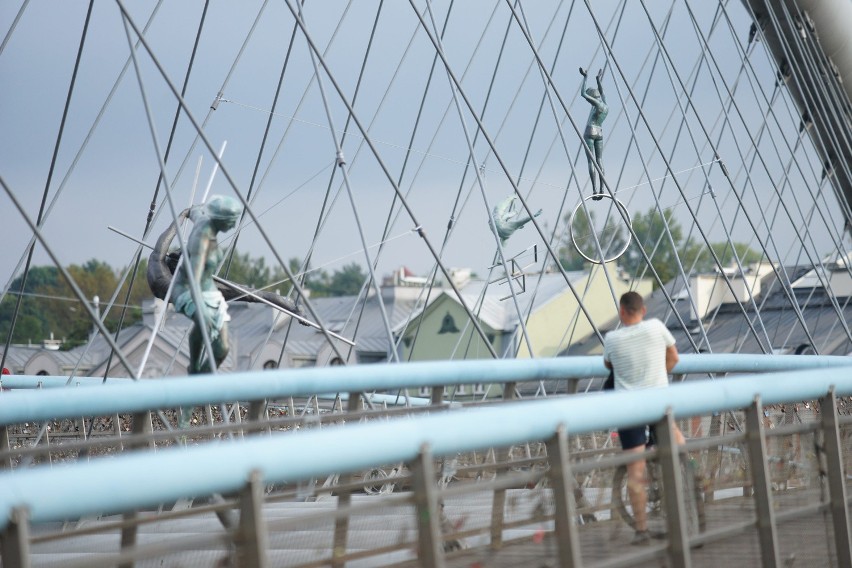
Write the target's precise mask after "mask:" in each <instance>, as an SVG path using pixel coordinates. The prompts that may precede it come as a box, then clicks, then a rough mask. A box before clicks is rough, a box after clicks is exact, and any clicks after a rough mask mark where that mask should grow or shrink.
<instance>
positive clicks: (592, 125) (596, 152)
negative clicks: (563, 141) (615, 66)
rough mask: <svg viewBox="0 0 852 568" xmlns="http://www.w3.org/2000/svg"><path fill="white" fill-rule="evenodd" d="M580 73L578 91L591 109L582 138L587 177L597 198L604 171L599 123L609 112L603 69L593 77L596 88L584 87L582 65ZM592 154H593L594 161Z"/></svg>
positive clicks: (601, 188) (584, 75)
mask: <svg viewBox="0 0 852 568" xmlns="http://www.w3.org/2000/svg"><path fill="white" fill-rule="evenodd" d="M580 75H582V76H583V87H582V90H581V91H580V93H581V94H582V96H583V98H584V99H586V100H587V101H589V104H590V105H592V110H591V112H589V120H588V121H587V122H586V131H585V132H584V133H583V139H584V140H585V142H586V146H588V147H589V155H588V161H589V178H591V180H592V193H593V194H594V197H592V199H594V200H598V199H601V197H602V196H603V180H602V179H600V176H602V175H603V171H604V167H603V128H601V124H603V121H604V119H605V118H606V115H607V114H608V113H609V107H608V106H606V97H604V92H603V85H602V84H601V79H602V78H603V69H601V70H599V71H598V74H597V76H596V77H595V79H597V83H598V88H597V89H595V88H592V87H589V88H588V89H587V88H586V79H587V77H586V70H585V69H583V68H582V67H580ZM592 156H594V161H593V159H592ZM595 163H597V166H598V169H599V170H600V176H599V174H598V170H597V169H595Z"/></svg>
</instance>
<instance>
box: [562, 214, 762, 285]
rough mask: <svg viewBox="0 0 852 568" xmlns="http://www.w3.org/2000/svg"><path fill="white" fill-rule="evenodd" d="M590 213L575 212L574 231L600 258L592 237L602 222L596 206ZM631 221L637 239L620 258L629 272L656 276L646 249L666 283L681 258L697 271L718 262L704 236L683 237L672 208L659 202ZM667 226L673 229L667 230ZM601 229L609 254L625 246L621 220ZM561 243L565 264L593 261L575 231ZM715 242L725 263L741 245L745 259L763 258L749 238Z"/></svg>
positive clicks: (575, 266)
mask: <svg viewBox="0 0 852 568" xmlns="http://www.w3.org/2000/svg"><path fill="white" fill-rule="evenodd" d="M590 215H591V221H592V222H591V223H589V218H588V217H586V215H585V214H584V213H583V212H582V210H580V211H578V213H577V215H576V217H575V218H574V235H575V238H576V239H577V244H578V245H579V246H581V247H582V248H583V252H585V254H586V255H588V256H590V257H592V258H597V256H598V253H597V250H596V248H595V247H596V245H595V244H594V241H593V240H592V239H590V238H589V235H591V227H593V226H597V224H596V223H595V215H594V212H591V213H590ZM569 220H570V216H568V215H566V217H565V223H566V224H567V223H568V221H569ZM632 222H633V231H634V233H636V240H633V241H632V242H631V243H630V246H629V247H628V248H627V251H626V252H625V254H624V255H623V256H622V257H621V258H620V259H619V260H618V263H619V265H620V266H621V267H622V268H624V269H625V270H626V271H627V273H628V274H632V275H636V276H645V277H652V273H651V271H650V270H648V269H647V262H646V260H645V258H644V256H643V255H642V250H644V251H645V254H646V255H647V256H648V257H649V258H650V260H651V265H652V266H653V267H654V270H655V271H656V273H657V274H658V275H659V277H660V280H662V282H663V283H666V282H668V281H670V280H671V279H672V278H674V277H676V276H677V275H678V274H679V272H680V269H679V268H678V266H679V264H682V265H683V267H684V271H685V272H692V273H703V272H710V271H713V270H714V269H716V268H717V265H716V262H715V261H714V259H713V255H711V254H710V251H709V249H708V247H707V245H706V244H704V242H699V241H697V240H695V239H693V238H689V239H685V238H684V234H683V232H684V231H683V227H682V226H681V224H680V223H679V222H678V221H677V220H676V219H675V218H674V214H673V213H672V211H671V210H665V211H664V213H663V214H662V215H661V214H660V213H659V211H658V210H657V209H656V208H654V207H651V208H649V209H648V211H646V212H644V213H642V212H640V213H637V214H636V215H635V216H634V217H633V219H632ZM667 226H668V232H667V231H666V227H667ZM597 232H598V239H599V241H600V243H601V245H602V246H606V245H607V244H609V247H608V248H607V249H605V255H606V256H612V254H613V251H617V250H620V248H621V247H622V246H623V244H624V239H625V238H626V236H627V233H626V231H625V230H624V229H623V228H622V227H621V226H620V225H618V224H609V223H608V224H607V225H606V226H605V227H604V228H603V229H600V228H598V229H597ZM669 233H671V235H669ZM560 245H561V246H560V248H559V251H558V252H559V260H560V262H561V263H562V266H563V267H564V268H565V269H566V270H580V269H582V268H583V267H585V266H586V265H587V264H588V262H587V261H585V260H584V259H583V257H582V256H580V254H578V252H577V250H576V249H575V247H574V244H573V243H572V242H571V237H570V235H567V236H566V237H565V238H563V240H562V242H561V243H560ZM640 246H641V250H640ZM710 246H711V247H712V249H713V252H715V253H716V256H717V257H718V258H719V262H720V264H721V266H723V267H724V266H731V265H734V264H735V257H734V250H736V254H737V256H738V257H739V259H740V262H742V264H743V265H746V264H750V263H754V262H759V261H761V260H762V259H763V255H761V253H759V252H757V251H755V250H753V249H751V248H749V247H748V245H746V244H744V243H736V242H735V243H733V248H732V247H731V245H730V244H729V243H728V242H719V243H712V244H711V245H710ZM654 286H655V287H657V286H658V284H657V283H656V282H655V283H654Z"/></svg>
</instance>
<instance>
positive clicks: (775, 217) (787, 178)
mask: <svg viewBox="0 0 852 568" xmlns="http://www.w3.org/2000/svg"><path fill="white" fill-rule="evenodd" d="M726 19H727V17H726ZM693 21H694V18H693ZM734 38H736V34H734ZM743 62H744V63H746V62H747V55H745V56H744V57H743ZM749 66H750V62H749ZM747 79H748V80H749V83H751V78H750V77H748V76H747ZM752 90H753V91H754V86H753V85H752ZM777 92H778V86H777V84H776V89H775V93H773V97H772V100H774V98H775V95H776V94H777ZM764 97H765V94H764ZM773 106H774V105H773V103H772V101H770V102H769V103H768V107H769V110H768V111H767V113H766V114H765V116H764V120H766V119H767V118H768V113H769V112H774V111H772V110H771V109H772V107H773ZM765 125H766V122H764V124H763V125H762V126H761V130H760V131H759V133H758V140H759V139H760V137H762V134H763V132H764V131H765V130H764V127H765ZM770 138H772V137H771V134H770ZM771 141H772V143H773V146H775V147H776V152H777V145H776V144H775V142H774V139H772V140H771ZM797 147H798V143H797ZM794 152H795V150H794ZM779 158H780V154H779ZM754 159H755V157H753V159H752V165H753V164H754ZM792 162H793V159H792V158H791V160H790V162H789V163H788V167H787V168H786V170H785V174H784V175H785V180H787V182H789V175H788V172H789V166H790V164H791V163H792ZM750 169H751V167H750V168H749V170H750ZM782 191H783V188H782ZM778 199H779V201H778V203H779V205H777V206H776V215H775V216H774V217H773V223H772V224H769V223H767V222H766V221H765V219H764V223H766V225H767V227H768V230H769V231H770V232H771V231H772V227H773V226H774V221H775V219H777V209H778V207H779V206H780V203H781V195H780V193H778ZM738 214H739V211H737V213H736V215H738ZM776 281H777V280H776ZM776 281H773V284H772V286H770V290H768V291H765V294H764V298H763V300H762V302H761V305H763V304H764V303H765V301H766V298H767V297H768V295H769V294H770V293H771V288H772V287H773V286H774V284H775V282H776Z"/></svg>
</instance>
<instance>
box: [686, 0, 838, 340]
mask: <svg viewBox="0 0 852 568" xmlns="http://www.w3.org/2000/svg"><path fill="white" fill-rule="evenodd" d="M687 9H688V11H689V13H690V16H691V17H692V19H693V25H694V26H695V30H696V34H697V35H698V37H699V39H701V40H702V41H703V42H704V43H705V44H706V39H705V38H703V35H702V33H701V31H700V29H699V28H698V26H697V23H696V22H695V18H694V15H693V12H692V10H691V8H690V6H689V5H688V2H687ZM711 59H712V61H713V63H714V65H715V66H716V68H717V69H718V64H717V63H716V60H715V57H714V56H713V55H712V53H711ZM722 81H723V84H724V79H722ZM749 83H750V84H751V80H750V79H749ZM714 85H715V80H714ZM716 88H717V94H718V86H717V87H716ZM752 91H753V92H754V94H755V98H757V96H756V95H757V93H756V91H755V90H754V86H753V84H752ZM719 96H720V97H721V95H719ZM735 107H736V103H735ZM770 108H771V107H770ZM737 112H738V114H740V116H742V115H741V113H740V112H739V110H738V109H737ZM769 140H770V143H771V144H772V147H773V149H774V150H775V152H776V154H777V155H778V158H779V161H780V160H781V153H780V151H779V149H778V145H777V143H776V141H775V138H774V137H773V136H772V135H771V133H770V136H769ZM785 142H786V140H785ZM788 149H789V144H788ZM790 165H792V161H791V162H790V163H789V164H788V167H787V168H786V169H785V173H784V180H785V183H787V182H788V181H789V175H788V172H789V166H790ZM800 172H801V170H800ZM767 173H768V171H767ZM770 177H771V176H770ZM803 181H804V177H803ZM805 183H806V186H807V182H805ZM772 186H773V189H774V190H775V193H776V195H777V196H778V199H779V204H780V205H781V207H782V208H783V210H784V212H785V213H786V214H787V217H788V219H789V220H790V223H791V225H792V227H793V230H794V231H795V233H796V235H797V237H798V238H799V240H800V242H801V243H802V246H803V247H805V249H806V245H805V242H804V239H803V238H802V236H801V233H800V232H799V230H798V229H797V223H796V222H795V221H794V220H793V218H792V215H790V212H789V209H788V208H787V206H786V204H785V203H784V201H783V200H782V199H781V195H780V193H779V190H778V188H777V185H776V184H775V183H773V184H772ZM807 187H808V191H809V192H810V191H811V190H810V187H809V186H807ZM752 189H753V190H755V188H754V186H753V184H752ZM782 189H783V187H782ZM755 194H756V190H755ZM811 196H812V197H813V193H811ZM792 197H793V200H794V202H795V204H796V207H797V209H798V210H799V215H800V216H801V217H802V219H804V213H803V212H802V209H801V205H800V204H799V201H798V198H797V196H796V193H795V192H793V194H792ZM761 214H763V210H762V209H761ZM820 216H821V218H822V220H823V223H826V224H827V221H826V219H825V217H824V216H823V215H822V211H821V210H820ZM764 222H765V221H764ZM767 227H769V224H768V223H767ZM807 227H808V225H807V224H805V228H806V231H805V232H806V234H807V235H808V237H809V238H810V241H811V244H812V246H813V247H814V250H815V251H816V243H814V241H813V237H812V236H811V234H810V231H809V230H807ZM770 234H771V230H770ZM808 258H809V260H810V261H811V263H812V265H813V264H814V261H813V259H812V258H811V257H810V255H809V254H808ZM818 262H819V264H820V265H822V260H821V259H819V260H818ZM850 276H852V272H850ZM823 285H824V286H825V287H826V288H827V289H828V290H829V291H830V290H831V285H830V282H829V281H827V282H825V283H823ZM834 303H835V308H836V310H837V312H838V316H839V317H841V318H842V317H843V316H842V314H841V313H840V308H839V305H837V304H836V302H834ZM844 325H845V324H844ZM848 333H849V332H848V329H847V334H848ZM850 339H852V336H850Z"/></svg>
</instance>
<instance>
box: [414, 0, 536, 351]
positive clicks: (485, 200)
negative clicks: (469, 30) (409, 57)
mask: <svg viewBox="0 0 852 568" xmlns="http://www.w3.org/2000/svg"><path fill="white" fill-rule="evenodd" d="M412 7H413V5H412ZM426 8H427V12H428V13H429V19H430V20H431V22H432V28H433V31H434V32H435V34H436V35H437V31H438V26H437V24H436V23H435V16H434V14H433V12H432V3H431V0H426ZM418 15H419V14H418ZM424 27H425V26H424ZM427 33H428V32H427ZM435 49H437V50H438V51H439V53H440V55H441V60H442V61H444V63H445V68H446V58H445V54H444V46H443V43H442V42H441V40H440V38H438V40H437V42H436V44H435ZM446 70H447V79H448V82H449V87H450V92H451V93H452V96H453V102H454V104H455V107H456V111H457V112H458V115H459V123H460V125H461V127H462V132H463V133H464V138H465V141H466V142H467V147H468V152H469V153H470V160H474V159H475V156H476V155H475V152H474V148H473V142H472V140H471V137H470V133H469V132H468V129H467V122H466V121H465V117H464V112H463V111H462V108H461V105H460V104H459V101H458V94H457V92H459V93H463V91H462V88H461V85H454V84H453V80H452V79H451V78H450V77H449V68H446ZM471 110H472V109H471ZM483 113H484V111H483ZM474 172H475V173H476V180H477V185H478V186H479V190H480V193H481V195H482V201H483V204H484V205H485V214H486V216H488V217H490V215H491V211H492V209H491V204H490V203H489V202H488V194H487V192H486V191H485V183H484V181H483V180H482V174H481V173H480V171H479V168H474ZM489 224H490V226H491V232H492V234H493V235H494V241H495V242H496V244H497V254H498V255H499V258H500V264H502V265H503V272H504V274H505V275H506V281H507V284H508V285H509V293H510V294H511V296H512V303H513V304H514V305H515V311H516V312H517V314H518V325H520V327H521V331H522V333H523V336H524V340H525V342H526V345H527V350H528V351H529V354H530V357H534V356H535V355H534V353H535V352H534V351H533V346H532V343H531V342H530V338H529V333H528V332H527V326H526V323H525V322H524V315H523V311H522V310H521V306H520V304H518V297H517V294H516V293H515V285H514V284H513V282H512V280H513V278H512V276H513V275H512V272H511V271H510V270H509V265H508V264H507V263H506V254H505V252H504V251H503V245H502V243H501V242H500V235H498V234H497V225H496V222H494V221H492V222H491V223H489ZM485 285H486V286H487V285H488V283H487V282H486V283H485Z"/></svg>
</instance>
